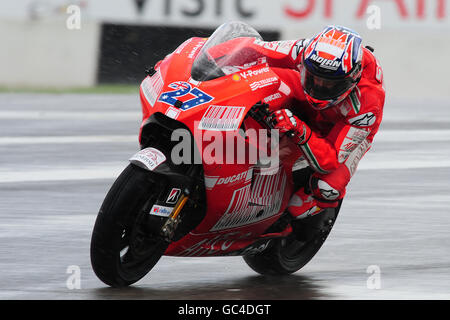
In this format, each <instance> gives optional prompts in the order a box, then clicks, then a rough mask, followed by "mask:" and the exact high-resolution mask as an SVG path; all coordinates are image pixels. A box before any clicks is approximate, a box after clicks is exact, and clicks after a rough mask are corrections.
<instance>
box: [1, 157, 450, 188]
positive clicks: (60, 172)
mask: <svg viewBox="0 0 450 320" xmlns="http://www.w3.org/2000/svg"><path fill="white" fill-rule="evenodd" d="M367 160H368V159H367ZM126 166H127V163H126V162H124V163H121V164H104V165H99V166H91V167H86V168H73V167H67V168H55V169H43V170H25V169H23V168H21V169H20V170H17V171H12V170H11V171H3V172H1V171H0V183H16V182H36V181H79V180H99V179H115V178H117V177H118V176H119V174H120V172H122V171H123V169H125V167H126ZM424 168H450V159H449V160H440V161H432V160H428V161H409V162H406V161H401V160H396V161H389V160H386V161H364V159H363V160H362V161H361V163H360V165H359V168H358V170H359V171H366V170H388V169H396V170H401V169H424ZM3 170H5V168H3Z"/></svg>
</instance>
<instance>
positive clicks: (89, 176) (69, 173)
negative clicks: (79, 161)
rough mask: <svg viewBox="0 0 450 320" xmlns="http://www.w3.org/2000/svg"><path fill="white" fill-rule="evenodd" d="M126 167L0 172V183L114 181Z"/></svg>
mask: <svg viewBox="0 0 450 320" xmlns="http://www.w3.org/2000/svg"><path fill="white" fill-rule="evenodd" d="M126 166H127V163H124V164H122V165H120V166H119V165H115V166H111V165H109V166H98V167H90V168H57V169H43V170H20V171H16V172H0V183H13V182H37V181H77V180H99V179H114V178H116V177H118V176H119V174H120V173H121V172H122V171H123V170H124V169H125V167H126Z"/></svg>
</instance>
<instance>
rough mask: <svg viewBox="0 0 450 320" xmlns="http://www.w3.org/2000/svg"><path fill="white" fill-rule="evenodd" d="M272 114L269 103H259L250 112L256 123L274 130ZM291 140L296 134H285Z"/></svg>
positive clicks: (289, 132)
mask: <svg viewBox="0 0 450 320" xmlns="http://www.w3.org/2000/svg"><path fill="white" fill-rule="evenodd" d="M271 114H272V113H271V112H270V111H269V105H268V104H267V103H262V102H258V103H257V104H255V105H254V106H253V107H252V108H251V109H250V110H249V112H248V115H249V116H250V117H252V118H253V119H255V120H256V121H258V122H260V123H262V124H264V125H265V126H267V127H268V128H269V129H274V125H273V122H272V118H271ZM285 134H286V135H287V136H288V137H289V138H292V137H294V135H295V134H294V132H292V131H288V132H286V133H285Z"/></svg>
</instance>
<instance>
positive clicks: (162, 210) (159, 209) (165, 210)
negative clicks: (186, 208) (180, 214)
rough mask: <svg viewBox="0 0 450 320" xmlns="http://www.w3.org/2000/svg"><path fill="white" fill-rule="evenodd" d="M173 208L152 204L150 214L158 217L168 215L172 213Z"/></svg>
mask: <svg viewBox="0 0 450 320" xmlns="http://www.w3.org/2000/svg"><path fill="white" fill-rule="evenodd" d="M172 211H173V208H172V207H166V206H160V205H156V204H155V205H154V206H153V207H152V208H151V209H150V214H152V215H154V216H160V217H168V216H170V214H171V213H172Z"/></svg>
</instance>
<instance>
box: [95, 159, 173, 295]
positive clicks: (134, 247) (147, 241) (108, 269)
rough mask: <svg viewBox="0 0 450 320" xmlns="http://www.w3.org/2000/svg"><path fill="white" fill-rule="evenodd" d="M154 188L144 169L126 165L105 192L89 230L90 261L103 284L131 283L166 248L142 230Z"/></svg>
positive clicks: (156, 260) (144, 272)
mask: <svg viewBox="0 0 450 320" xmlns="http://www.w3.org/2000/svg"><path fill="white" fill-rule="evenodd" d="M157 190H158V189H157V186H156V184H155V182H154V181H152V180H151V178H150V175H149V173H148V171H146V170H144V169H141V168H139V167H136V166H134V165H131V164H130V165H129V166H128V167H127V168H125V170H124V171H123V172H122V173H121V174H120V176H119V177H118V178H117V180H116V181H115V182H114V184H113V185H112V187H111V189H110V190H109V192H108V194H107V195H106V198H105V200H104V201H103V204H102V206H101V208H100V211H99V213H98V216H97V220H96V221H95V225H94V229H93V232H92V239H91V264H92V268H93V270H94V272H95V274H96V275H97V276H98V278H99V279H100V280H102V281H103V282H104V283H106V284H107V285H109V286H112V287H123V286H128V285H130V284H133V283H135V282H136V281H138V280H140V279H141V278H142V277H144V276H145V275H146V274H147V273H148V272H149V271H150V270H151V269H152V268H153V267H154V266H155V264H156V263H157V262H158V260H159V259H160V258H161V256H162V255H163V254H164V252H165V250H166V249H167V247H168V243H167V242H165V241H164V240H162V239H161V238H159V237H156V236H153V235H152V234H149V233H148V232H147V231H146V230H145V222H146V219H147V218H148V213H146V209H147V212H148V209H149V207H151V206H152V205H153V202H154V199H155V193H156V192H157Z"/></svg>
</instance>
